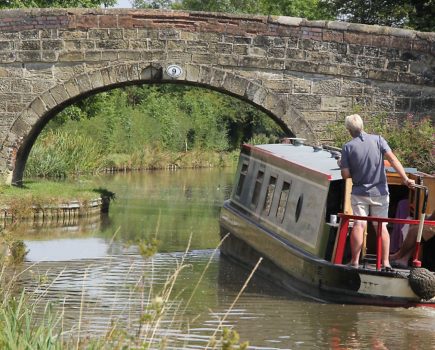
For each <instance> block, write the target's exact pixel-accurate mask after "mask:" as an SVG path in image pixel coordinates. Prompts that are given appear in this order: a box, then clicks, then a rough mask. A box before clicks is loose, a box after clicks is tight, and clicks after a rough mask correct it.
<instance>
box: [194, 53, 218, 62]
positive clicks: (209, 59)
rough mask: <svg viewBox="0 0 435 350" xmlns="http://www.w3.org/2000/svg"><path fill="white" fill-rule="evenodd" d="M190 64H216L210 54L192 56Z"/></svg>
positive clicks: (214, 58) (215, 58)
mask: <svg viewBox="0 0 435 350" xmlns="http://www.w3.org/2000/svg"><path fill="white" fill-rule="evenodd" d="M192 62H193V63H198V64H216V63H217V57H216V55H212V54H198V53H194V54H192Z"/></svg>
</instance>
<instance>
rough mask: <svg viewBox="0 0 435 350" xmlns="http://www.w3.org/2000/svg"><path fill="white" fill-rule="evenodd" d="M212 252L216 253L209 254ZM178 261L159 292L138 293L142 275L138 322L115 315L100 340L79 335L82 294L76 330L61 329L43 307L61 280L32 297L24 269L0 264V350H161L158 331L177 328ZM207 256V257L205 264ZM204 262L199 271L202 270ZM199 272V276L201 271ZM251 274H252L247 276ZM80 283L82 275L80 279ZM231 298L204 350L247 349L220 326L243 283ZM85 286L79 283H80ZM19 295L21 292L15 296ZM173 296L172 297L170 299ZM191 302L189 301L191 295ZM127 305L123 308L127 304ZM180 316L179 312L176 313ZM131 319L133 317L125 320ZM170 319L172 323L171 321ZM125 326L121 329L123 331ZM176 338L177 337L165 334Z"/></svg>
mask: <svg viewBox="0 0 435 350" xmlns="http://www.w3.org/2000/svg"><path fill="white" fill-rule="evenodd" d="M154 245H155V241H153V242H150V243H149V244H147V243H145V242H144V243H143V244H142V246H143V247H151V249H148V248H147V249H145V250H143V249H142V251H141V253H142V254H143V258H144V259H148V258H149V257H150V255H151V254H153V253H154V252H155V250H154V248H155V247H154ZM217 249H218V248H216V250H215V252H216V251H217ZM187 253H188V248H187V249H186V251H185V254H184V255H183V256H182V257H181V260H179V261H178V262H177V265H176V267H175V269H174V271H173V273H172V274H171V275H169V276H168V277H167V279H166V282H165V283H164V284H163V287H162V288H161V289H160V290H156V289H153V287H152V286H151V288H150V289H149V292H144V291H145V289H144V283H145V279H146V278H147V276H146V275H144V276H142V277H141V278H139V280H138V281H137V282H136V284H135V286H134V289H135V290H136V291H137V292H139V293H141V295H142V301H141V302H140V305H141V307H140V308H141V310H140V313H139V316H132V315H130V313H128V312H127V311H126V313H128V315H130V316H128V317H129V319H128V320H127V321H125V316H126V315H125V313H123V312H122V311H120V312H119V314H118V315H113V316H114V317H113V318H112V320H111V322H110V324H108V326H107V328H106V330H105V333H103V335H95V336H93V335H92V334H89V333H88V332H86V331H85V330H83V329H82V326H81V325H82V324H84V323H85V322H86V320H85V319H82V317H83V316H82V315H83V313H82V311H83V310H84V309H85V308H86V305H85V304H84V300H83V295H84V294H85V293H86V292H85V289H84V283H83V290H82V292H81V294H82V299H81V303H80V305H79V306H78V308H79V310H80V312H79V315H78V318H79V319H78V320H76V321H77V325H76V326H75V327H73V328H70V329H67V328H65V324H66V322H64V321H65V318H66V317H68V315H67V312H66V311H65V310H64V307H63V306H62V305H58V306H57V307H55V304H54V303H51V302H48V303H45V304H44V302H43V300H44V299H43V298H42V297H41V296H43V295H44V294H46V293H48V291H49V290H50V288H52V287H53V286H54V283H55V281H56V280H57V279H59V280H60V279H61V278H62V276H61V274H60V275H59V276H57V277H55V278H54V280H53V281H52V282H51V283H49V282H48V281H47V280H46V279H44V278H40V279H39V282H38V283H39V285H38V287H37V288H35V291H34V292H30V291H26V290H21V287H20V279H21V277H22V276H23V275H24V274H25V273H26V271H27V269H29V268H27V269H25V268H24V269H23V268H22V267H21V268H20V266H16V265H15V267H14V266H12V267H11V266H9V267H7V265H6V263H5V261H4V260H3V261H1V264H0V266H2V270H1V274H0V283H1V289H0V297H1V298H2V302H1V303H0V348H1V349H6V350H9V349H10V350H31V349H32V350H33V349H38V350H52V349H53V350H57V349H108V350H112V349H149V348H159V349H162V350H163V349H166V348H168V347H170V346H172V345H173V344H174V340H175V339H171V336H170V335H166V336H162V335H161V333H160V332H159V330H160V329H161V327H162V326H163V325H164V326H165V327H167V326H169V327H171V329H174V330H175V329H176V328H175V327H178V326H177V325H176V324H175V323H173V321H174V319H173V317H174V316H173V315H172V316H171V315H168V314H167V313H168V311H169V309H170V308H171V305H172V303H174V301H175V300H176V298H177V295H176V292H175V291H176V288H175V285H176V282H177V279H178V278H179V276H180V274H181V272H182V271H183V270H184V269H186V268H187V267H188V264H187V263H186V261H185V257H186V254H187ZM212 258H213V255H212V256H211V257H210V261H211V259H212ZM210 261H209V263H208V264H207V266H206V267H205V269H207V268H208V267H209V265H210ZM204 272H205V271H204ZM204 272H203V274H202V275H201V278H200V279H199V280H198V281H197V283H196V287H194V289H193V292H192V294H194V293H195V292H196V291H197V290H198V286H199V284H200V282H201V279H202V277H203V275H204ZM254 272H255V269H254V271H252V273H251V276H250V277H252V275H253V273H254ZM85 277H86V274H85ZM250 277H249V278H248V280H247V281H246V283H245V285H244V286H243V288H242V289H241V291H240V292H239V294H238V295H237V297H236V299H235V300H234V302H233V303H232V305H231V306H230V308H229V309H228V311H227V312H226V314H225V315H224V317H223V318H222V319H221V321H220V322H219V325H218V326H217V328H216V330H215V332H214V334H213V335H212V337H211V338H210V340H209V341H208V343H207V348H208V349H225V350H230V349H246V347H247V343H243V344H240V343H239V336H238V334H237V332H235V331H234V330H231V329H228V328H226V327H224V326H223V324H224V322H225V318H226V316H227V315H228V313H229V312H230V311H231V309H232V308H233V307H234V305H235V304H236V302H237V300H238V298H239V296H240V294H241V293H242V292H243V290H244V288H245V287H246V285H247V284H248V283H249V279H250ZM84 280H85V279H84ZM20 290H21V291H20ZM174 294H175V295H174ZM192 296H193V295H192ZM192 296H191V297H190V299H189V300H188V302H187V304H186V306H185V308H187V306H188V304H189V303H190V302H191V300H192ZM127 304H129V303H127ZM178 311H179V312H180V311H181V312H184V311H185V309H184V310H178ZM131 317H137V318H135V319H130V318H131ZM171 317H172V319H171ZM126 324H127V325H129V328H126V327H125V325H126ZM170 334H174V335H175V336H176V334H177V332H170Z"/></svg>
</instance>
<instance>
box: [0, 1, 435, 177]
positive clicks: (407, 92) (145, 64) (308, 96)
mask: <svg viewBox="0 0 435 350" xmlns="http://www.w3.org/2000/svg"><path fill="white" fill-rule="evenodd" d="M434 53H435V33H421V32H415V31H409V30H403V29H397V28H389V27H380V26H367V25H359V24H351V23H343V22H326V21H307V20H305V19H301V18H290V17H273V16H272V17H266V16H244V15H227V14H217V13H199V12H196V13H194V12H175V11H156V10H125V9H123V10H117V9H111V10H103V9H27V10H3V11H0V171H1V172H2V173H3V174H4V175H5V177H6V178H7V181H11V180H12V177H13V178H14V179H15V180H20V179H21V177H22V172H23V169H24V166H25V162H26V160H27V155H28V152H29V151H30V149H31V146H32V145H33V142H34V141H35V139H36V138H37V136H38V135H39V133H40V131H41V130H42V129H43V127H44V125H45V123H46V122H47V121H48V120H49V119H50V118H51V117H53V115H55V113H56V112H57V111H59V110H61V109H62V108H64V107H65V106H67V105H69V104H71V103H72V102H74V101H77V100H79V99H80V98H83V97H86V96H88V95H90V94H92V93H95V92H96V91H103V90H104V89H109V88H112V87H116V86H122V85H125V84H132V83H142V82H147V81H153V82H167V81H171V80H174V79H173V78H171V77H170V76H168V75H167V74H166V73H165V69H166V67H167V66H168V65H170V64H177V65H178V66H180V67H181V68H182V70H183V72H182V74H181V75H180V76H179V77H177V78H175V79H176V80H178V81H180V82H184V83H189V84H197V85H200V86H204V87H206V88H212V89H215V90H218V91H222V92H224V93H228V94H231V95H233V96H237V97H239V98H241V99H243V100H245V101H248V102H250V103H252V104H254V105H256V106H258V107H259V108H261V109H262V110H264V111H266V112H267V113H268V114H269V115H270V116H271V117H272V118H273V119H274V120H275V121H277V122H278V123H279V124H280V125H281V126H282V127H283V129H284V130H286V131H287V132H288V133H289V135H295V136H298V137H305V138H308V139H309V140H311V141H312V142H321V141H322V140H327V139H328V138H329V137H330V136H329V135H328V134H327V132H326V125H327V124H328V123H331V122H333V121H336V120H338V119H339V118H340V117H342V116H343V115H344V114H347V113H351V112H352V111H353V110H354V108H355V107H356V106H360V107H361V108H362V110H363V113H380V112H386V113H387V115H388V117H389V118H390V120H392V121H400V120H401V119H402V118H404V117H405V116H406V115H407V114H409V113H411V114H413V115H414V116H415V117H416V118H422V117H425V116H429V117H430V118H432V120H435V113H434V110H435V102H434V101H435V60H434Z"/></svg>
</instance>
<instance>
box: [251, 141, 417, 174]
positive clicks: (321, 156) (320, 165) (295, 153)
mask: <svg viewBox="0 0 435 350" xmlns="http://www.w3.org/2000/svg"><path fill="white" fill-rule="evenodd" d="M254 147H256V148H259V149H262V150H265V151H267V152H270V153H272V154H273V155H274V156H276V157H279V158H282V159H285V160H287V161H289V162H292V163H295V164H298V165H301V166H303V167H305V168H308V169H311V170H314V171H317V172H320V173H323V174H325V175H329V178H330V180H331V181H334V180H340V179H341V178H342V177H341V171H340V168H339V167H338V165H337V160H336V159H335V156H336V155H338V154H340V153H341V152H340V151H334V150H328V149H323V148H322V147H316V146H307V145H303V144H292V143H276V144H266V145H256V146H254ZM385 170H386V171H387V173H395V172H396V171H395V170H394V168H393V167H385ZM405 172H406V173H408V174H414V173H418V171H417V169H416V168H405Z"/></svg>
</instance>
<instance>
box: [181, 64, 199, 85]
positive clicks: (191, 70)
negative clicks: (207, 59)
mask: <svg viewBox="0 0 435 350" xmlns="http://www.w3.org/2000/svg"><path fill="white" fill-rule="evenodd" d="M184 68H185V70H186V80H187V81H190V82H195V83H196V82H198V81H199V73H200V68H199V67H198V66H197V65H192V64H186V66H185V67H184Z"/></svg>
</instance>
